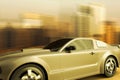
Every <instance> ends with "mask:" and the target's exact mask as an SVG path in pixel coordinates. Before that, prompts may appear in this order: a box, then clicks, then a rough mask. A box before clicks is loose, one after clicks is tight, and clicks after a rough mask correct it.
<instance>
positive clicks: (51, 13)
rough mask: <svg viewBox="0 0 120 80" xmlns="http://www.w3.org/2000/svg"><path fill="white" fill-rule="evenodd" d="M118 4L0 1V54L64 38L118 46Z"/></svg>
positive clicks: (66, 0) (62, 0)
mask: <svg viewBox="0 0 120 80" xmlns="http://www.w3.org/2000/svg"><path fill="white" fill-rule="evenodd" d="M119 2H120V1H118V0H0V50H8V49H21V48H27V47H36V46H40V47H41V46H44V45H46V44H48V43H49V42H51V41H54V40H56V39H60V38H64V37H92V38H95V39H99V40H102V41H105V42H107V43H109V44H120V15H119V14H120V10H119V7H120V6H119Z"/></svg>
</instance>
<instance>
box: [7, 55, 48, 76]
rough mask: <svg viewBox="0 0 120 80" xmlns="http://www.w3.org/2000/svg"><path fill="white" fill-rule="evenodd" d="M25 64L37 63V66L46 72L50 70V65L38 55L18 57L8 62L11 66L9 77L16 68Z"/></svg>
mask: <svg viewBox="0 0 120 80" xmlns="http://www.w3.org/2000/svg"><path fill="white" fill-rule="evenodd" d="M25 64H37V65H39V66H42V67H43V68H44V69H45V70H46V72H47V73H49V72H50V67H49V66H48V65H47V63H46V62H45V61H44V60H42V59H40V58H38V57H29V58H28V57H26V58H19V59H17V60H14V61H13V62H12V64H9V65H10V66H11V67H10V68H11V72H10V74H9V78H10V76H11V75H12V73H13V72H14V71H15V70H16V69H18V68H19V67H20V66H22V65H25Z"/></svg>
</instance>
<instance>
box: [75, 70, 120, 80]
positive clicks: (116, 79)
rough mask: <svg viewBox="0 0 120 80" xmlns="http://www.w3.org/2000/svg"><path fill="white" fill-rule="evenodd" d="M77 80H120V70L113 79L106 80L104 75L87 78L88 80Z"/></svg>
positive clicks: (84, 79)
mask: <svg viewBox="0 0 120 80" xmlns="http://www.w3.org/2000/svg"><path fill="white" fill-rule="evenodd" d="M77 80H120V68H118V69H117V72H116V74H115V75H114V76H113V77H111V78H106V77H105V76H103V75H95V76H91V77H86V78H83V79H77Z"/></svg>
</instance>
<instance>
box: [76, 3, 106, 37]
mask: <svg viewBox="0 0 120 80" xmlns="http://www.w3.org/2000/svg"><path fill="white" fill-rule="evenodd" d="M105 15H106V10H105V8H104V6H102V5H100V4H86V5H81V6H80V7H78V11H77V18H76V20H77V27H76V28H77V29H76V30H77V32H78V36H82V37H88V36H93V35H103V34H104V28H103V27H102V26H101V24H102V22H103V21H105V19H106V17H105Z"/></svg>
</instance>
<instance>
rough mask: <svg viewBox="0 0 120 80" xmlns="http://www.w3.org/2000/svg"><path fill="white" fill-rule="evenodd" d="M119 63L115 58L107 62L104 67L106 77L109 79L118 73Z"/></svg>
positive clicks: (109, 58) (108, 59) (110, 58)
mask: <svg viewBox="0 0 120 80" xmlns="http://www.w3.org/2000/svg"><path fill="white" fill-rule="evenodd" d="M116 70H117V63H116V60H115V59H114V58H113V57H108V58H107V59H106V61H105V65H104V75H105V76H107V77H111V76H113V75H114V74H115V73H116Z"/></svg>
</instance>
